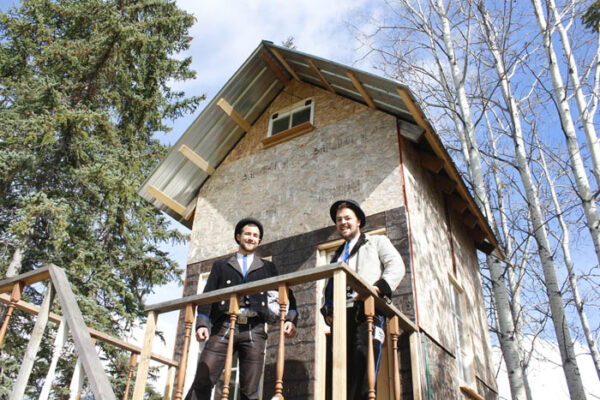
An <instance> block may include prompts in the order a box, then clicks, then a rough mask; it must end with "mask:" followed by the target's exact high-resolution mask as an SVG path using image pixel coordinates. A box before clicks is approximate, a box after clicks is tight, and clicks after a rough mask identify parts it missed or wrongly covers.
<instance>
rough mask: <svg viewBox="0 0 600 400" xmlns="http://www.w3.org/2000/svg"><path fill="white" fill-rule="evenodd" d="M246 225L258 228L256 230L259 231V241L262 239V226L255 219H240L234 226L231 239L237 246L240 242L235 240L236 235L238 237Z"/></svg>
mask: <svg viewBox="0 0 600 400" xmlns="http://www.w3.org/2000/svg"><path fill="white" fill-rule="evenodd" d="M246 225H256V226H258V230H259V231H260V240H262V238H263V226H262V224H261V223H260V221H259V220H257V219H256V218H252V217H248V218H242V219H240V222H238V223H237V225H236V226H235V233H234V234H233V238H234V239H235V241H236V242H237V243H238V244H240V241H239V240H238V239H237V235H240V234H241V233H242V229H244V227H245V226H246Z"/></svg>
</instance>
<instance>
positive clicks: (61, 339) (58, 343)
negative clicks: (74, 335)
mask: <svg viewBox="0 0 600 400" xmlns="http://www.w3.org/2000/svg"><path fill="white" fill-rule="evenodd" d="M66 325H67V324H66V322H61V323H59V325H58V329H57V331H56V338H54V352H53V353H52V361H51V362H50V367H49V368H48V373H47V374H46V379H45V380H44V386H43V387H42V391H41V392H40V397H38V400H47V399H48V397H49V396H50V389H51V388H52V382H53V381H54V375H55V374H56V365H57V364H58V359H59V358H60V354H61V353H62V348H63V346H64V345H65V342H66V341H67V333H68V329H67V328H66Z"/></svg>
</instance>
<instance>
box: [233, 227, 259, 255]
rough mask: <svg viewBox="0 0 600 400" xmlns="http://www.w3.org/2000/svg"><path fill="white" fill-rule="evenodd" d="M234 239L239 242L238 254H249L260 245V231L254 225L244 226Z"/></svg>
mask: <svg viewBox="0 0 600 400" xmlns="http://www.w3.org/2000/svg"><path fill="white" fill-rule="evenodd" d="M236 238H237V240H238V241H239V242H240V253H242V254H251V253H253V252H254V250H256V248H257V247H258V245H259V244H260V230H259V229H258V226H256V225H246V226H244V227H243V228H242V233H238V234H237V235H236Z"/></svg>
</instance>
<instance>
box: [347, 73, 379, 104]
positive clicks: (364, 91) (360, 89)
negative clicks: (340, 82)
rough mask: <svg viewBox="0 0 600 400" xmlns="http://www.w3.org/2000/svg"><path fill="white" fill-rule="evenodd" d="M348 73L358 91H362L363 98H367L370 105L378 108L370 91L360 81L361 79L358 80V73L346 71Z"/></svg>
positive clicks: (366, 100)
mask: <svg viewBox="0 0 600 400" xmlns="http://www.w3.org/2000/svg"><path fill="white" fill-rule="evenodd" d="M346 75H348V78H350V80H351V81H352V84H353V85H354V87H355V88H356V90H358V92H359V93H360V95H361V96H362V98H363V99H364V100H365V102H366V103H367V104H368V105H369V107H371V108H372V109H374V110H375V109H377V106H376V105H375V102H374V101H373V99H372V98H371V96H369V93H367V91H366V90H365V88H364V86H363V85H362V83H360V81H359V80H358V78H357V77H356V75H354V73H353V72H352V71H346Z"/></svg>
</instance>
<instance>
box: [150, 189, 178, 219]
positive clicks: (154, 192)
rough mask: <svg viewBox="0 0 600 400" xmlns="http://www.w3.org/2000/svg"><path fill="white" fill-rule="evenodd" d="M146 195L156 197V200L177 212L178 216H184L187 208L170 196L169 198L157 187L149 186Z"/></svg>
mask: <svg viewBox="0 0 600 400" xmlns="http://www.w3.org/2000/svg"><path fill="white" fill-rule="evenodd" d="M146 193H148V194H149V195H150V196H152V197H154V198H155V199H156V200H158V201H160V202H161V203H163V204H164V205H165V206H167V207H169V208H170V209H171V210H173V211H175V212H176V213H177V214H179V215H181V216H182V217H183V216H184V214H185V207H184V206H183V205H181V204H180V203H178V202H177V201H175V200H173V199H172V198H170V197H169V196H167V195H166V194H165V193H163V192H162V191H161V190H160V189H158V188H157V187H156V186H154V185H150V186H148V187H147V188H146Z"/></svg>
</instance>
